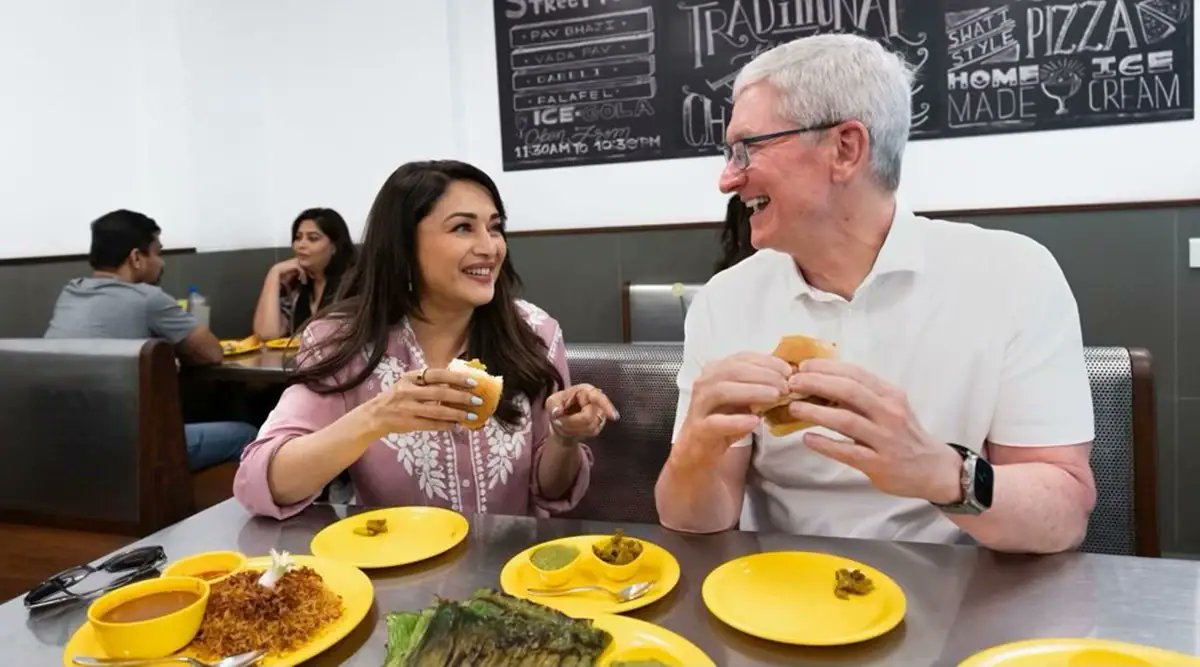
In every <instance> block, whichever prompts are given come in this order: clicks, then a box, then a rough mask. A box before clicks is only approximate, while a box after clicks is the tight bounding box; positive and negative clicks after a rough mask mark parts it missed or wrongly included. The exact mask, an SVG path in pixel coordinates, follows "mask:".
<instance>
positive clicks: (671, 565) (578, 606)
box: [500, 535, 679, 618]
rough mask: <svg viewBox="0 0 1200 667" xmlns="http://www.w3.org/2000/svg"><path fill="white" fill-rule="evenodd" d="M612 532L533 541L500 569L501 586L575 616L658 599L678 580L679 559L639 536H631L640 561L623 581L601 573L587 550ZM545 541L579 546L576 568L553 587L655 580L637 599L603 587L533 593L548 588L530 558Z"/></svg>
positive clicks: (619, 611)
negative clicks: (621, 598)
mask: <svg viewBox="0 0 1200 667" xmlns="http://www.w3.org/2000/svg"><path fill="white" fill-rule="evenodd" d="M611 537H612V536H611V535H575V536H573V537H564V538H561V539H557V540H551V541H548V542H542V543H541V544H535V545H533V546H531V547H529V548H528V549H526V550H524V551H522V552H521V553H519V554H517V555H516V556H513V557H512V558H511V559H509V561H508V562H507V563H505V564H504V569H502V570H500V587H501V588H502V589H504V592H505V593H508V594H509V595H512V596H514V597H519V598H524V599H526V600H532V601H533V602H537V603H538V604H543V605H546V606H547V607H552V608H554V609H557V610H559V611H561V612H563V613H564V614H566V615H568V616H574V617H576V618H585V617H593V616H597V615H600V614H623V613H625V612H627V611H631V610H633V609H638V608H641V607H645V606H646V605H648V604H650V603H651V602H655V601H657V600H661V599H662V598H663V596H665V595H666V594H667V593H670V592H671V589H672V588H675V584H678V583H679V561H677V560H675V557H674V556H672V555H671V552H669V551H667V550H666V549H664V548H662V547H660V546H658V545H657V544H654V543H652V542H647V541H646V540H643V539H641V538H637V537H634V539H636V540H638V541H639V542H641V543H642V548H643V551H642V556H641V560H642V565H641V567H640V568H638V571H637V572H636V573H634V575H633V576H632V577H630V578H629V579H628V580H626V581H611V580H609V579H606V578H605V577H604V576H603V575H601V574H600V572H599V571H598V568H596V567H595V566H594V563H593V562H592V561H591V557H590V556H589V552H590V551H591V549H592V545H593V544H595V543H596V542H602V541H604V540H607V539H609V538H611ZM547 544H569V545H571V546H573V547H575V548H576V549H579V558H580V562H579V566H578V567H576V568H575V571H574V573H573V574H572V575H571V578H570V579H569V580H568V581H567V582H566V583H565V584H563V585H562V586H555V587H554V588H571V587H572V586H603V587H605V588H607V589H609V590H612V591H618V590H620V589H622V588H624V587H625V586H628V585H630V584H633V583H636V582H639V581H654V582H655V584H654V588H651V589H650V591H649V592H648V593H646V594H645V595H643V596H642V597H640V598H637V599H636V600H630V601H629V602H617V600H616V598H614V597H613V596H611V595H609V594H608V593H604V592H602V591H588V592H583V593H571V594H568V595H563V596H549V595H533V594H531V593H529V592H528V589H530V588H547V586H546V584H545V583H543V582H542V581H541V579H539V578H538V575H537V573H536V572H535V571H534V569H533V565H532V564H530V562H529V556H530V554H532V553H533V552H534V551H536V550H537V549H539V548H541V547H544V546H546V545H547Z"/></svg>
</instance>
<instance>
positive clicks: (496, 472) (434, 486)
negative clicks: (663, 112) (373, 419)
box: [369, 301, 563, 512]
mask: <svg viewBox="0 0 1200 667" xmlns="http://www.w3.org/2000/svg"><path fill="white" fill-rule="evenodd" d="M516 303H517V307H518V309H519V310H520V311H521V314H522V316H523V317H524V319H525V321H526V322H527V323H528V324H529V326H530V328H532V329H534V331H537V329H538V328H539V327H540V326H541V325H542V324H543V323H545V322H546V320H547V318H548V317H549V315H547V314H546V312H545V311H544V310H542V309H540V308H538V307H537V306H534V305H533V304H531V303H529V302H526V301H517V302H516ZM398 342H399V343H400V345H401V346H402V347H403V348H404V349H405V351H406V352H407V353H408V356H410V357H411V358H412V361H413V364H412V365H413V368H421V367H424V365H425V363H426V362H425V358H424V354H422V352H421V348H420V347H419V346H418V345H417V343H416V336H415V335H414V334H413V331H412V328H411V327H409V326H408V322H407V321H406V322H405V323H404V326H403V327H402V328H401V330H400V332H399V335H398ZM562 345H563V337H562V329H561V328H559V327H557V326H556V327H555V328H554V336H553V338H552V339H551V341H550V345H549V350H548V356H549V358H550V359H551V361H553V360H554V358H555V356H556V354H557V352H558V350H560V349H561V347H562ZM406 370H407V369H406V368H405V367H404V365H403V364H402V363H401V361H400V359H398V358H397V357H394V356H391V355H384V356H383V358H382V359H380V361H379V364H378V365H377V366H376V367H375V369H374V370H373V371H372V373H371V379H370V380H369V383H370V384H371V385H372V386H374V385H376V384H377V385H378V387H379V393H383V392H385V391H388V390H390V389H391V388H392V387H393V386H394V385H395V384H396V382H398V381H399V380H400V378H401V376H402V375H403V374H404V372H405V371H406ZM516 404H517V407H518V408H519V410H520V413H521V417H520V426H518V427H517V428H516V429H514V430H513V431H511V432H510V431H508V430H506V429H505V428H504V426H503V425H502V424H501V423H500V422H499V421H497V420H496V419H495V418H492V419H489V420H488V422H487V423H486V424H485V425H484V427H483V429H481V430H480V431H467V432H466V433H465V436H466V441H467V448H468V452H469V457H470V458H469V461H470V463H471V468H472V470H471V476H472V478H473V479H472V480H471V482H473V483H474V486H475V489H474V493H475V497H476V500H477V504H478V511H479V512H486V511H487V509H488V507H487V505H488V502H487V501H488V495H489V491H491V490H492V489H495V488H496V487H497V486H506V485H508V484H509V483H522V484H525V483H527V480H516V479H514V478H513V475H514V473H515V472H516V463H517V462H518V461H520V460H521V456H522V454H523V453H524V449H525V442H526V439H527V438H528V437H529V432H530V430H531V425H532V424H531V420H530V404H529V399H528V398H527V397H525V396H518V397H517V398H516ZM460 435H461V433H460ZM480 436H482V437H480ZM382 442H383V443H384V444H385V445H386V446H387V447H388V448H390V449H391V450H393V451H394V452H396V461H397V462H398V463H399V464H400V465H401V467H403V468H404V471H405V472H406V473H408V474H409V475H410V476H412V477H415V478H416V480H417V487H418V488H419V489H420V490H421V492H422V493H424V494H425V496H426V497H427V498H430V499H435V498H437V499H441V500H444V501H446V502H447V503H449V504H450V506H451V507H452V508H454V509H455V510H459V511H462V506H463V497H462V496H463V492H462V489H463V481H464V480H463V479H461V476H460V472H459V470H458V464H457V458H458V457H457V450H456V446H455V442H454V438H453V436H452V435H451V434H449V433H442V432H429V431H417V432H413V433H390V434H388V435H386V436H384V437H383V438H382ZM535 474H536V473H535Z"/></svg>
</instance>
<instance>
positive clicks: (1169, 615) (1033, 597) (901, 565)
mask: <svg viewBox="0 0 1200 667" xmlns="http://www.w3.org/2000/svg"><path fill="white" fill-rule="evenodd" d="M355 511H358V510H357V508H347V507H343V506H316V507H312V508H310V509H309V510H307V511H305V512H304V513H303V514H301V515H300V516H298V517H295V518H293V519H291V520H289V521H284V522H277V521H274V520H270V519H261V518H251V517H250V516H248V515H247V514H246V513H245V511H244V510H243V509H242V508H241V507H240V506H239V505H237V504H236V503H235V502H234V501H228V502H225V503H223V504H221V505H218V506H216V507H214V508H212V509H209V510H207V511H205V512H203V513H201V514H198V515H196V516H194V517H192V518H190V519H188V520H186V521H183V522H181V523H179V524H177V525H175V526H171V527H170V528H167V529H165V530H162V531H160V532H158V533H156V534H154V535H152V536H150V537H149V538H147V539H145V540H142V541H141V543H149V544H161V545H163V546H164V547H165V548H166V550H167V554H168V556H169V557H171V558H178V557H180V556H184V555H187V554H189V553H194V552H198V551H205V550H210V549H230V548H231V549H237V550H240V551H243V552H245V553H248V554H263V553H266V551H267V549H268V548H270V547H275V548H280V549H287V550H289V551H292V552H293V553H308V543H309V540H310V539H311V538H312V536H313V535H314V534H315V533H316V532H317V531H318V530H320V529H321V528H322V527H323V526H326V525H328V524H329V523H332V522H333V521H335V520H338V519H340V518H343V517H345V516H348V515H349V514H351V513H353V512H355ZM615 527H616V525H615V524H607V523H599V522H590V521H568V520H535V519H531V518H526V517H505V516H476V517H471V529H470V535H469V536H468V538H467V540H466V541H465V542H464V543H463V544H460V545H459V546H458V547H456V548H454V549H453V550H451V551H450V552H448V553H446V554H443V555H442V556H440V557H438V558H435V559H432V560H429V561H426V562H424V563H420V564H417V565H412V566H408V567H403V568H395V569H389V570H369V571H368V574H369V575H370V576H371V579H372V580H373V581H374V583H375V591H376V602H375V606H374V608H373V609H372V611H371V613H370V615H369V616H368V617H367V619H366V620H364V622H363V623H362V624H361V625H360V626H359V627H358V628H357V629H356V630H355V631H354V632H353V633H352V634H351V635H350V636H349V637H347V638H346V639H344V640H343V641H341V642H340V643H339V644H338V645H337V646H335V647H334V648H332V649H330V650H329V651H327V652H326V653H324V654H322V655H321V656H319V657H318V658H315V659H314V660H313V661H311V662H310V663H309V664H313V665H340V664H345V665H362V666H366V667H378V666H379V665H382V664H383V655H384V642H385V641H386V632H385V629H384V625H383V622H382V617H383V614H385V613H386V612H388V611H392V610H401V609H417V608H420V607H423V606H425V605H427V604H429V603H430V602H431V601H432V599H433V596H434V595H440V596H443V597H450V598H462V597H466V596H468V595H470V593H471V592H472V591H474V590H475V589H476V588H479V587H484V586H489V587H498V586H499V574H500V569H501V567H503V565H504V563H505V562H506V561H507V560H508V559H509V558H510V557H511V556H512V555H513V554H515V553H517V552H518V551H520V550H522V549H523V548H525V547H527V546H529V545H531V544H535V543H537V542H540V541H542V540H547V539H552V538H556V537H560V536H565V535H572V534H579V533H606V532H610V531H611V530H612V529H613V528H615ZM621 527H622V528H624V529H625V530H626V532H627V533H629V534H631V535H634V536H637V537H641V538H644V539H647V540H650V541H653V542H655V543H657V544H659V545H661V546H663V547H666V548H667V549H669V550H670V551H671V552H672V553H674V554H675V557H676V558H678V559H679V563H680V566H681V568H682V570H683V577H682V579H681V580H680V582H679V585H678V586H677V587H676V588H675V590H674V591H672V592H671V593H670V594H669V595H668V596H667V597H665V598H664V599H662V600H660V601H658V602H656V603H654V604H652V605H650V606H648V607H645V608H643V609H641V610H638V611H635V612H633V613H631V614H630V616H634V617H638V618H642V619H644V620H647V621H651V622H654V623H657V624H659V625H662V626H664V627H666V628H669V629H671V630H673V631H675V632H677V633H679V634H681V635H683V636H685V637H687V638H688V639H690V640H691V641H693V642H695V643H696V644H697V645H698V646H700V647H701V648H702V649H704V650H705V651H706V652H707V653H708V654H709V655H710V656H711V657H712V659H713V660H714V661H715V662H716V663H717V664H718V665H723V666H724V665H728V666H730V667H734V666H739V665H834V664H837V665H842V664H845V665H954V664H956V663H957V662H958V661H960V660H961V659H963V658H965V657H966V656H968V655H971V654H972V653H974V652H976V651H979V650H981V649H984V648H987V647H989V646H994V645H997V644H1001V643H1005V642H1009V641H1013V640H1018V639H1027V638H1032V637H1054V636H1072V637H1079V636H1092V637H1103V638H1109V639H1119V640H1125V641H1134V642H1139V643H1143V644H1151V645H1155V646H1160V647H1163V648H1167V649H1172V650H1176V651H1182V652H1185V653H1193V654H1194V653H1196V652H1197V648H1198V647H1200V611H1198V610H1200V563H1196V562H1191V561H1180V560H1166V559H1163V560H1157V559H1140V558H1126V557H1114V556H1099V555H1092V554H1076V553H1072V554H1062V555H1057V556H1049V557H1034V556H1012V555H1003V554H996V553H992V552H989V551H986V550H983V549H978V548H975V547H968V546H945V545H928V544H908V543H892V542H876V541H867V540H843V539H830V538H813V537H800V536H794V535H779V534H761V533H747V532H728V533H724V534H720V535H711V536H693V535H682V534H678V533H673V532H670V531H667V530H664V529H662V528H659V527H658V526H652V525H623V526H621ZM774 550H806V551H826V552H832V553H837V554H842V555H845V556H847V557H850V558H853V559H856V560H859V561H862V562H865V563H869V564H871V565H872V566H874V567H877V568H879V569H880V570H883V571H884V572H887V573H888V574H889V575H891V576H892V577H893V578H894V579H895V580H896V581H897V582H898V583H899V584H900V586H901V587H903V589H904V591H905V594H906V595H907V597H908V614H907V616H906V618H905V620H904V622H903V623H901V625H900V626H899V627H897V628H896V629H895V630H893V631H892V632H890V633H889V634H887V635H885V636H883V637H880V638H878V639H876V640H873V641H870V642H866V643H863V644H859V645H855V646H848V647H833V648H804V647H794V646H786V645H783V644H776V643H773V642H769V641H764V640H759V639H756V638H754V637H750V636H747V635H744V634H742V633H740V632H738V631H736V630H733V629H732V628H729V627H727V626H725V625H724V624H722V623H721V622H720V621H718V620H717V619H716V618H715V617H713V616H712V615H711V614H710V613H709V612H708V610H707V609H706V608H705V607H704V603H703V601H702V600H701V598H700V586H701V583H702V582H703V580H704V577H705V575H706V574H707V573H708V572H709V571H711V570H712V569H713V568H714V567H716V566H717V565H719V564H720V563H722V562H724V561H726V560H729V559H731V558H734V557H736V556H740V555H744V554H749V553H755V552H759V551H774ZM780 595H787V591H780ZM83 622H84V610H83V608H82V607H76V608H73V609H71V610H63V611H60V612H57V613H51V614H46V615H44V616H32V617H31V616H30V614H29V613H28V612H26V610H25V608H24V607H23V606H22V604H21V601H20V600H19V599H18V600H12V601H9V602H7V603H6V604H4V605H3V606H0V665H14V666H15V665H22V666H24V665H47V666H49V665H56V664H61V662H60V661H61V655H62V647H63V646H64V645H65V644H66V642H67V640H68V639H69V638H70V636H71V634H72V633H73V632H74V631H75V630H76V629H77V628H78V627H79V626H80V625H81V624H82V623H83Z"/></svg>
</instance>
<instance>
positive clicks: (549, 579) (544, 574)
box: [529, 544, 581, 588]
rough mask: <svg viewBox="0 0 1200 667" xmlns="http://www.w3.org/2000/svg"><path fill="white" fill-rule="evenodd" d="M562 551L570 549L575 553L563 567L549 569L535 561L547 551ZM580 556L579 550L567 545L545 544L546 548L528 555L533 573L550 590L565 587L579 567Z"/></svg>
mask: <svg viewBox="0 0 1200 667" xmlns="http://www.w3.org/2000/svg"><path fill="white" fill-rule="evenodd" d="M564 549H570V550H571V551H574V552H575V555H574V556H573V557H572V558H571V560H570V562H568V563H566V564H565V565H563V566H561V567H557V568H554V569H549V568H545V567H544V566H543V565H541V564H539V563H538V560H537V559H538V555H539V554H544V553H545V552H547V551H549V550H564ZM580 555H581V554H580V553H579V549H576V548H575V547H573V546H571V545H569V544H547V545H546V546H544V547H541V548H540V549H537V550H536V551H534V552H533V553H532V554H530V555H529V565H530V567H532V568H533V571H534V572H536V573H537V575H538V579H540V580H541V581H542V583H543V584H545V585H546V586H549V587H550V588H556V587H558V586H563V585H565V584H566V583H567V582H568V581H570V580H571V577H572V576H574V575H575V569H576V568H577V567H579V556H580Z"/></svg>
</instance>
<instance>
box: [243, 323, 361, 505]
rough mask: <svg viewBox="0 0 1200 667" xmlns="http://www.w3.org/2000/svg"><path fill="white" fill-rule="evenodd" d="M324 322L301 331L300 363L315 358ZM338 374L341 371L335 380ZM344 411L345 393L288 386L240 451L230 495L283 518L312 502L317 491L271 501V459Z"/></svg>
mask: <svg viewBox="0 0 1200 667" xmlns="http://www.w3.org/2000/svg"><path fill="white" fill-rule="evenodd" d="M325 325H327V323H325V322H315V323H313V324H312V325H311V326H309V327H308V328H307V329H306V330H305V332H304V335H303V337H302V338H301V342H302V345H301V349H300V352H299V353H298V355H297V358H298V359H299V360H300V363H301V365H304V364H305V363H307V362H310V361H313V360H315V359H317V358H318V354H317V353H316V351H315V350H316V348H315V343H316V341H318V340H320V339H321V337H322V336H323V335H327V334H328V332H329V331H330V327H328V326H325ZM340 376H341V373H339V377H338V379H340ZM347 410H348V406H347V404H346V398H345V394H341V393H335V394H318V393H317V392H315V391H313V390H311V389H309V388H308V387H306V386H303V385H298V384H297V385H292V386H290V387H288V388H287V389H286V390H285V391H284V392H283V396H281V397H280V398H279V404H278V405H276V406H275V409H274V410H272V411H271V414H270V416H269V417H267V421H266V423H264V424H263V426H262V429H260V430H259V432H258V439H257V440H255V441H254V442H252V443H250V444H249V445H247V446H246V448H245V449H244V450H243V451H242V461H241V464H240V465H239V466H238V471H237V476H236V477H235V478H234V480H233V495H234V497H235V498H237V499H238V501H239V502H241V503H242V505H243V506H244V507H245V508H246V509H247V510H249V511H250V512H252V513H254V514H259V515H262V516H269V517H274V518H276V519H286V518H288V517H290V516H292V515H293V514H296V513H298V512H300V511H301V510H303V509H304V508H305V507H308V506H309V505H310V504H312V502H313V500H315V499H316V497H317V495H319V492H318V493H316V494H313V496H312V497H311V498H307V499H305V500H303V501H301V502H298V503H295V504H293V505H278V504H276V503H275V499H274V498H272V496H271V488H270V486H269V485H268V483H267V470H268V469H269V468H270V467H271V459H273V458H275V454H276V453H278V452H279V450H280V448H282V447H285V446H286V445H287V443H289V442H291V441H292V440H294V439H296V438H298V437H300V436H303V435H308V434H310V433H315V432H316V431H319V430H321V429H323V428H325V427H326V426H329V425H330V424H332V423H333V422H335V421H337V420H338V419H339V418H340V417H341V416H342V415H344V414H346V412H347Z"/></svg>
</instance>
